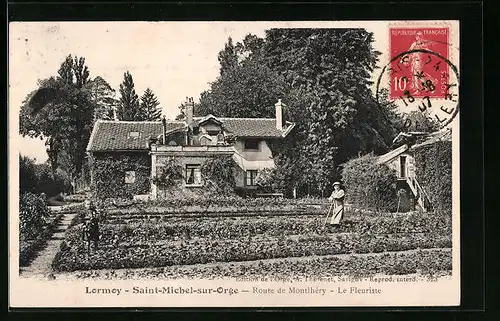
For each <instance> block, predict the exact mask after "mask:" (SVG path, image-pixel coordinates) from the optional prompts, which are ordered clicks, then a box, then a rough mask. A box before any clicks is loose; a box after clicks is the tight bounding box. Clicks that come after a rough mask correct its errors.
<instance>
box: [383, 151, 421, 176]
mask: <svg viewBox="0 0 500 321" xmlns="http://www.w3.org/2000/svg"><path fill="white" fill-rule="evenodd" d="M386 165H387V166H388V167H389V168H391V169H393V170H395V171H396V175H397V176H398V178H400V179H404V178H406V177H415V158H414V157H413V156H412V155H411V154H409V153H402V154H400V155H398V156H396V157H394V158H393V159H391V160H390V161H388V162H387V163H386Z"/></svg>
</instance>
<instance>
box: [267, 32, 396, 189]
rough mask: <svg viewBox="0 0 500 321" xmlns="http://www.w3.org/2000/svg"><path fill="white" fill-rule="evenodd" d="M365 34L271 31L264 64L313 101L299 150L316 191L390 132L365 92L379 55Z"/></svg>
mask: <svg viewBox="0 0 500 321" xmlns="http://www.w3.org/2000/svg"><path fill="white" fill-rule="evenodd" d="M372 43H373V34H372V33H369V32H367V31H366V30H364V29H271V30H268V31H266V43H265V51H266V54H265V55H266V57H267V63H268V65H269V66H272V68H273V69H274V70H276V71H278V72H279V73H280V74H281V75H283V77H284V78H285V81H286V82H287V83H288V84H289V85H290V86H291V88H293V89H298V88H303V89H306V90H307V92H309V93H310V94H311V95H312V97H313V99H312V101H311V104H309V105H308V106H307V110H306V112H305V113H306V115H307V117H306V119H305V121H306V122H307V126H306V128H307V129H306V131H307V137H306V138H305V140H304V142H303V146H304V149H305V152H306V155H308V157H309V159H310V160H311V164H313V166H312V168H311V171H313V172H314V173H315V175H314V176H315V177H316V181H317V185H318V188H320V189H324V188H325V187H326V185H327V184H328V183H331V181H332V180H334V179H336V178H338V172H339V171H338V168H337V166H338V165H339V164H341V163H343V162H344V161H346V160H347V159H349V158H350V157H352V156H354V155H356V154H357V153H358V152H368V151H373V150H380V151H382V150H384V149H386V148H387V147H388V143H389V141H390V138H391V133H392V132H391V129H390V128H388V126H387V125H386V124H383V123H382V122H381V120H382V115H380V110H379V108H378V107H377V104H376V102H375V100H374V98H373V94H372V92H371V90H370V86H371V84H372V82H371V76H372V73H373V71H374V68H375V66H376V63H377V61H378V58H377V57H378V55H379V54H380V53H379V52H377V51H375V50H374V49H373V46H372Z"/></svg>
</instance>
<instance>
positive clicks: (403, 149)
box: [377, 144, 408, 164]
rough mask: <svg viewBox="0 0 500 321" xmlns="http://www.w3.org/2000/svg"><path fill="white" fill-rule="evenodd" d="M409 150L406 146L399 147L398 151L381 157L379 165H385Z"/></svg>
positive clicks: (394, 150)
mask: <svg viewBox="0 0 500 321" xmlns="http://www.w3.org/2000/svg"><path fill="white" fill-rule="evenodd" d="M407 150H408V145H406V144H404V145H401V146H399V147H398V148H396V149H393V150H391V151H390V152H388V153H385V154H384V155H381V156H379V158H378V159H377V164H385V163H387V162H388V161H390V160H391V159H394V157H398V156H399V155H401V154H403V153H404V152H406V151H407Z"/></svg>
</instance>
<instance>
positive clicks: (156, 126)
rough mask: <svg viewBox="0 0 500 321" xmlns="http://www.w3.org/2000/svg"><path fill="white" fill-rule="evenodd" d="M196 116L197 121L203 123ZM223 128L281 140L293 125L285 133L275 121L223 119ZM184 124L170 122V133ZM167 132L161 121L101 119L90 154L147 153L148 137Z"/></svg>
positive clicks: (265, 119)
mask: <svg viewBox="0 0 500 321" xmlns="http://www.w3.org/2000/svg"><path fill="white" fill-rule="evenodd" d="M202 119H203V118H202V117H195V118H194V120H195V121H200V120H202ZM217 119H218V120H220V121H222V126H223V127H224V128H225V130H227V131H228V132H231V133H232V134H233V135H235V136H237V137H254V138H257V137H262V138H279V137H283V136H284V135H286V133H287V132H288V131H289V130H290V129H291V127H292V126H293V124H292V123H289V122H287V126H286V127H284V128H283V130H279V129H277V128H276V120H275V119H273V118H219V117H217ZM185 126H186V123H185V122H184V121H167V131H170V130H174V129H178V128H182V127H185ZM130 132H139V133H140V137H139V138H129V133H130ZM162 132H163V126H162V123H161V121H158V122H146V121H144V122H141V121H135V122H133V121H103V120H99V121H98V122H97V123H96V124H95V126H94V129H93V131H92V135H91V137H90V141H89V144H88V146H87V150H88V151H93V152H95V151H117V150H147V148H148V147H147V141H148V137H158V136H159V135H161V134H162Z"/></svg>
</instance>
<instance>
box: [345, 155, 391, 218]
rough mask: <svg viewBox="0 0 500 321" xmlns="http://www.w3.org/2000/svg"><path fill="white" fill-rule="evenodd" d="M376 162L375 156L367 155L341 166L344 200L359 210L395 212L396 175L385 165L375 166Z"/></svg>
mask: <svg viewBox="0 0 500 321" xmlns="http://www.w3.org/2000/svg"><path fill="white" fill-rule="evenodd" d="M376 160H377V157H376V156H375V155H373V154H368V155H365V156H362V157H358V158H355V159H352V160H350V161H348V162H347V163H345V164H344V165H343V169H342V179H343V181H344V185H345V187H346V200H347V201H348V202H349V203H352V204H353V205H355V206H357V207H360V208H366V209H376V210H382V211H395V210H396V207H397V188H396V181H397V176H396V173H395V172H394V171H393V170H391V169H390V168H388V167H387V166H385V165H378V164H376Z"/></svg>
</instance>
